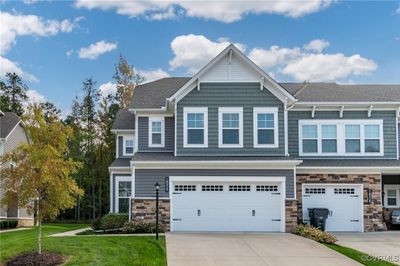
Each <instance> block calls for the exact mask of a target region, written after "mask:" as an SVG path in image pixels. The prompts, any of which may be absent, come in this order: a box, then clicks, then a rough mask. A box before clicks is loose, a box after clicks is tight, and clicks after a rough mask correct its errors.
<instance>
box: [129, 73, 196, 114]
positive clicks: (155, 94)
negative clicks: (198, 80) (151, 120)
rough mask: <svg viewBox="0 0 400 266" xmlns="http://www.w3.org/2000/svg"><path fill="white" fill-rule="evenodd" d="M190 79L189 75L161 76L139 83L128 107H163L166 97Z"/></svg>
mask: <svg viewBox="0 0 400 266" xmlns="http://www.w3.org/2000/svg"><path fill="white" fill-rule="evenodd" d="M190 79H191V78H190V77H171V78H162V79H159V80H155V81H152V82H148V83H145V84H142V85H139V86H137V87H136V88H135V92H134V97H133V102H132V103H131V104H130V105H129V109H147V108H161V107H164V106H165V104H166V99H167V98H169V97H171V96H172V95H173V94H174V93H176V92H177V91H178V90H179V89H180V88H182V86H183V85H184V84H185V83H186V82H188V81H189V80H190Z"/></svg>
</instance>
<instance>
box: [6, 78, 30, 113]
mask: <svg viewBox="0 0 400 266" xmlns="http://www.w3.org/2000/svg"><path fill="white" fill-rule="evenodd" d="M6 78H7V83H5V82H0V110H2V111H3V112H14V113H16V114H17V115H18V116H21V115H22V114H23V113H24V108H23V106H24V104H25V103H26V102H27V100H28V96H27V95H26V92H27V90H28V87H27V86H26V84H25V83H24V82H23V80H22V78H21V77H20V76H18V75H17V74H15V73H7V74H6Z"/></svg>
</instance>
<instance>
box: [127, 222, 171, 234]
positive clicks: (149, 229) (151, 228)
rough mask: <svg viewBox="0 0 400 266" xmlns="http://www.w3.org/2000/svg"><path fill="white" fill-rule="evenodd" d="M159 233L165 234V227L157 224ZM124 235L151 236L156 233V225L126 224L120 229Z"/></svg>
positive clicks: (144, 223) (145, 223)
mask: <svg viewBox="0 0 400 266" xmlns="http://www.w3.org/2000/svg"><path fill="white" fill-rule="evenodd" d="M158 228H159V232H160V233H162V232H165V226H164V225H163V224H159V227H158ZM122 232H123V233H125V234H153V233H155V232H156V224H155V223H150V222H145V221H134V222H127V223H125V224H124V226H123V227H122Z"/></svg>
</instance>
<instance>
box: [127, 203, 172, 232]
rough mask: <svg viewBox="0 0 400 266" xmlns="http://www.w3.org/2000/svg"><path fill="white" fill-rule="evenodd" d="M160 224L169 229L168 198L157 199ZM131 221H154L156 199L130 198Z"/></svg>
mask: <svg viewBox="0 0 400 266" xmlns="http://www.w3.org/2000/svg"><path fill="white" fill-rule="evenodd" d="M159 204H160V205H159V208H160V213H159V219H160V224H162V225H163V226H165V230H167V231H169V229H170V224H169V219H170V204H169V199H160V200H159ZM132 221H145V222H151V223H155V222H156V200H155V199H132Z"/></svg>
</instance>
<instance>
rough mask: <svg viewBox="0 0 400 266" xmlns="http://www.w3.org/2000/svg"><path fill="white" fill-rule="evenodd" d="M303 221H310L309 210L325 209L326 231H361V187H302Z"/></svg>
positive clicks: (322, 185) (332, 185)
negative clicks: (327, 212) (326, 214)
mask: <svg viewBox="0 0 400 266" xmlns="http://www.w3.org/2000/svg"><path fill="white" fill-rule="evenodd" d="M302 196H303V220H304V221H306V222H309V221H310V218H309V216H308V209H309V208H327V209H329V211H330V212H329V216H328V219H327V221H326V231H333V232H335V231H336V232H339V231H357V232H362V231H363V220H362V219H363V217H362V216H363V197H362V196H363V195H362V186H361V185H341V184H329V185H327V184H313V185H308V184H307V185H303V194H302Z"/></svg>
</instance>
